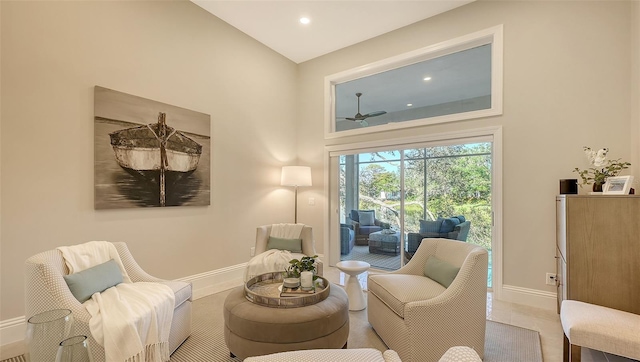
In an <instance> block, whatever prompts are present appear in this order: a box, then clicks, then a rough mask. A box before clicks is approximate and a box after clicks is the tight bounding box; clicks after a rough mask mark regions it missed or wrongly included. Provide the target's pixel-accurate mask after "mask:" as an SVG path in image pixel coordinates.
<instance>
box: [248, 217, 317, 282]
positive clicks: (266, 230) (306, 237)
mask: <svg viewBox="0 0 640 362" xmlns="http://www.w3.org/2000/svg"><path fill="white" fill-rule="evenodd" d="M272 227H273V225H262V226H258V228H257V229H256V244H255V253H254V255H256V256H258V255H260V254H262V253H264V252H265V251H267V250H268V245H269V237H270V235H271V229H272ZM300 239H301V240H302V242H301V244H302V245H301V251H302V252H301V253H299V252H292V253H291V256H292V257H293V258H294V259H300V258H302V257H303V256H314V255H316V246H315V245H316V244H315V240H314V239H313V228H312V227H311V226H309V225H304V226H303V227H302V231H301V232H300ZM287 263H288V261H287ZM286 266H287V265H274V266H273V268H272V269H273V270H270V271H284V267H286ZM322 269H323V265H322V261H320V260H319V259H316V271H317V274H318V275H322V271H323V270H322ZM246 278H247V276H245V279H246Z"/></svg>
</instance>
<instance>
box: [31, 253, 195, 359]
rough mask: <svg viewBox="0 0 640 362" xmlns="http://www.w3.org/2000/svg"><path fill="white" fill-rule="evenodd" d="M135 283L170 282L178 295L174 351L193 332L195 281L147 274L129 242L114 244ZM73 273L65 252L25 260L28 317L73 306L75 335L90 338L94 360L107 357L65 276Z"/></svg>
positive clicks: (171, 341) (171, 345) (171, 346)
mask: <svg viewBox="0 0 640 362" xmlns="http://www.w3.org/2000/svg"><path fill="white" fill-rule="evenodd" d="M113 245H114V246H115V247H116V249H117V250H118V255H119V256H120V259H121V260H122V264H123V265H124V268H125V269H126V271H127V274H128V275H129V278H131V281H132V282H133V283H136V282H158V283H162V284H165V285H168V286H169V287H170V288H171V289H172V290H173V292H174V295H175V308H174V311H173V320H172V323H171V330H170V332H169V351H170V352H171V353H173V352H174V351H175V350H176V349H177V348H178V347H179V346H180V345H181V344H182V342H184V341H185V339H187V337H189V335H190V334H191V284H189V283H185V282H179V281H169V280H162V279H158V278H156V277H153V276H151V275H149V274H147V273H146V272H145V271H144V270H142V268H141V267H140V266H139V265H138V263H136V261H135V259H133V256H132V255H131V252H129V249H128V248H127V244H125V243H122V242H117V243H113ZM67 274H69V270H68V269H67V267H66V265H65V262H64V259H63V258H62V253H61V252H60V251H58V250H49V251H45V252H42V253H39V254H36V255H34V256H32V257H30V258H29V259H27V260H26V262H25V314H26V316H27V318H29V317H31V316H33V315H36V314H38V313H42V312H45V311H48V310H52V309H69V310H71V312H72V313H73V318H74V330H73V333H74V334H82V335H86V336H88V337H89V346H90V347H89V348H90V350H91V353H92V355H93V361H94V362H102V361H104V360H105V354H104V349H103V348H102V347H101V346H100V345H99V344H98V343H97V342H96V341H95V339H94V338H93V337H92V336H91V332H90V330H89V319H90V318H91V316H90V315H89V312H87V310H86V309H85V307H84V306H83V305H82V304H81V303H80V302H79V301H78V300H77V299H76V298H75V297H74V296H73V294H71V291H70V290H69V287H68V286H67V283H66V282H65V280H64V278H63V275H67Z"/></svg>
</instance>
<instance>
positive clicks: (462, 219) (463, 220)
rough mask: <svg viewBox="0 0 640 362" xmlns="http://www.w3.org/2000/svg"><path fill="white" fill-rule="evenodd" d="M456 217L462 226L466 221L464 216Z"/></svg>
mask: <svg viewBox="0 0 640 362" xmlns="http://www.w3.org/2000/svg"><path fill="white" fill-rule="evenodd" d="M456 217H457V218H458V220H460V223H461V224H462V223H463V222H465V221H467V219H466V218H465V217H464V216H462V215H458V216H456Z"/></svg>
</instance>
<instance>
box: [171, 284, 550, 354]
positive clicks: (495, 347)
mask: <svg viewBox="0 0 640 362" xmlns="http://www.w3.org/2000/svg"><path fill="white" fill-rule="evenodd" d="M228 293H229V292H228V291H227V292H222V293H218V294H214V295H211V296H208V297H205V298H201V299H198V300H196V301H195V302H194V306H195V308H194V311H193V333H192V334H191V337H189V338H188V339H187V340H186V341H185V342H184V344H183V345H182V346H180V348H178V350H177V351H176V352H175V353H174V354H173V355H172V356H171V362H195V361H203V362H204V361H207V362H218V361H225V362H228V361H240V359H239V358H230V357H229V350H228V349H227V347H226V345H225V343H224V334H223V330H224V319H223V317H222V306H223V304H224V299H225V297H226V296H227V294H228ZM349 317H350V319H349V322H350V324H349V329H350V330H349V340H348V341H347V345H348V346H349V348H363V347H370V348H376V349H379V350H381V351H384V350H386V349H387V346H385V344H384V343H383V342H382V340H381V339H380V337H378V335H377V334H376V332H374V331H373V329H372V328H371V326H370V325H369V322H368V321H367V311H366V310H363V311H359V312H349ZM484 362H542V348H541V345H540V335H539V334H538V332H536V331H532V330H530V329H524V328H519V327H514V326H510V325H507V324H502V323H496V322H492V321H487V338H486V343H485V358H484Z"/></svg>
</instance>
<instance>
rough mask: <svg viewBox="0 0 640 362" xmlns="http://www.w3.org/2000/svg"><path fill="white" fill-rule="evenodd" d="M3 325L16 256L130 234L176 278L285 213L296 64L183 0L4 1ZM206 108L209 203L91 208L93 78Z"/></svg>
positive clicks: (13, 299) (153, 269)
mask: <svg viewBox="0 0 640 362" xmlns="http://www.w3.org/2000/svg"><path fill="white" fill-rule="evenodd" d="M0 9H1V18H0V19H1V26H2V28H1V30H2V31H1V36H2V46H1V52H2V53H1V54H2V63H1V67H2V68H1V73H2V78H1V82H2V83H1V88H2V109H1V116H2V120H3V122H2V134H1V139H0V144H1V147H2V149H1V155H2V158H1V164H2V176H1V179H0V182H1V184H2V189H1V192H2V193H1V197H0V199H1V200H2V205H1V206H2V209H1V212H2V222H1V227H2V229H1V238H2V239H1V240H2V245H1V260H0V261H1V264H2V265H1V274H2V276H1V278H2V279H1V283H2V291H1V293H0V294H1V295H2V296H1V300H0V304H1V309H0V321H3V320H8V319H11V318H15V317H18V316H21V315H23V314H24V309H23V285H22V284H23V277H22V270H23V263H24V260H25V259H26V258H27V257H29V256H31V255H33V254H35V253H38V252H41V251H44V250H49V249H53V248H55V247H56V246H60V245H72V244H77V243H82V242H85V241H89V240H110V241H126V242H128V244H129V247H130V249H131V251H132V253H133V255H134V256H135V257H136V260H137V261H138V262H139V263H140V264H141V265H142V266H143V268H145V269H146V270H147V271H148V272H149V273H151V274H153V275H156V276H159V277H163V278H171V279H173V278H180V277H186V276H190V275H195V274H198V273H203V272H207V271H211V270H217V269H221V268H225V267H229V266H232V265H236V264H241V263H245V262H246V261H247V260H248V259H249V249H250V247H251V246H253V244H254V241H255V227H256V226H257V225H262V224H267V223H273V222H285V221H288V220H290V219H291V220H292V219H293V205H292V203H293V190H291V189H287V188H283V187H280V186H279V183H280V182H279V181H280V180H279V177H280V167H281V166H282V165H283V164H296V162H295V158H296V143H295V138H296V131H295V129H296V125H295V122H296V118H295V106H294V105H295V104H296V100H297V92H296V82H295V80H296V65H295V64H294V63H293V62H291V61H289V60H287V59H286V58H284V57H282V56H280V55H278V54H277V53H275V52H273V51H271V50H270V49H268V48H266V47H264V46H263V45H261V44H260V43H258V42H257V41H255V40H254V39H251V38H249V37H248V36H246V35H245V34H243V33H241V32H239V31H238V30H236V29H235V28H232V27H231V26H229V25H228V24H226V23H224V22H222V21H220V20H219V19H217V18H216V17H214V16H212V15H211V14H209V13H207V12H206V11H204V10H202V9H201V8H199V7H198V6H196V5H194V4H192V3H191V2H188V1H169V2H167V1H126V2H121V1H108V2H94V1H91V2H75V1H74V2H67V1H44V2H31V1H18V2H7V1H2V2H0ZM95 85H100V86H103V87H106V88H110V89H114V90H118V91H121V92H125V93H129V94H133V95H137V96H141V97H144V98H149V99H153V100H156V101H160V102H165V103H169V104H172V105H176V106H180V107H184V108H188V109H192V110H195V111H199V112H203V113H207V114H210V115H211V135H212V138H211V146H212V154H211V205H210V206H208V207H174V208H164V209H161V208H145V209H119V210H98V211H96V210H94V208H93V187H94V186H93V169H94V161H93V87H94V86H95Z"/></svg>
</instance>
